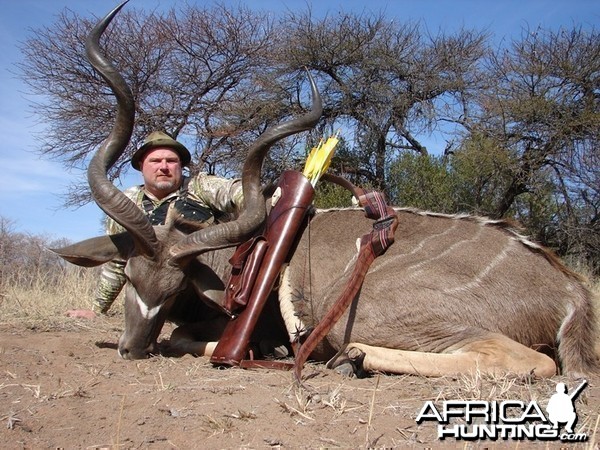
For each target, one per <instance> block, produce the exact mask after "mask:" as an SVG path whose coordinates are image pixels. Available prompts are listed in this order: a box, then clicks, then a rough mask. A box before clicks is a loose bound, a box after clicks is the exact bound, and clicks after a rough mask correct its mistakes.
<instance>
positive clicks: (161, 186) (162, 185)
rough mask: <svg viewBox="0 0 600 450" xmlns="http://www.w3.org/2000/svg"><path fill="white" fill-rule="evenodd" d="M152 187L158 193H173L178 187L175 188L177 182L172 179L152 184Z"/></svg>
mask: <svg viewBox="0 0 600 450" xmlns="http://www.w3.org/2000/svg"><path fill="white" fill-rule="evenodd" d="M154 187H155V188H156V189H158V190H159V191H169V192H173V191H174V190H175V189H177V188H178V187H179V186H177V182H176V181H175V180H174V179H171V180H162V181H156V182H155V183H154Z"/></svg>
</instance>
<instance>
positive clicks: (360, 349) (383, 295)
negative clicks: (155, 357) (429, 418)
mask: <svg viewBox="0 0 600 450" xmlns="http://www.w3.org/2000/svg"><path fill="white" fill-rule="evenodd" d="M117 11H118V8H117V9H115V10H114V11H113V12H111V13H110V14H109V15H108V16H107V17H106V18H105V19H104V20H102V21H101V22H100V23H99V24H98V25H97V26H96V28H95V29H94V30H93V32H92V33H91V34H90V36H89V38H88V41H87V53H88V57H89V59H90V61H91V63H92V65H93V66H94V67H95V68H96V69H97V70H98V71H99V72H100V73H102V74H103V76H104V77H105V79H106V80H107V82H108V83H109V84H110V86H111V87H112V89H113V91H114V93H115V95H116V97H117V99H118V115H117V120H116V125H115V127H114V128H113V130H112V132H111V134H110V136H109V137H108V139H107V140H106V141H105V143H104V144H103V145H102V146H101V148H100V149H99V150H98V152H97V154H96V155H95V156H94V158H93V160H92V161H91V164H90V167H89V171H88V173H89V176H88V178H89V183H90V187H91V189H92V193H93V195H94V198H95V200H96V202H97V203H98V205H99V206H100V207H101V208H102V209H103V210H104V211H105V212H106V213H107V214H108V215H109V216H111V217H113V218H114V219H115V220H116V221H118V222H119V223H121V224H122V225H123V226H124V227H125V228H126V229H127V230H128V231H127V232H126V233H123V234H121V235H117V236H111V237H106V236H103V237H97V238H93V239H90V240H87V241H83V242H80V243H78V244H74V245H72V246H70V247H67V248H63V249H59V250H57V252H58V253H59V254H60V255H61V256H62V257H64V258H65V259H67V260H69V261H71V262H73V263H75V264H79V265H86V266H91V265H96V264H101V263H103V262H105V261H107V260H109V259H111V258H113V257H115V256H117V255H120V256H121V257H124V258H127V261H128V262H127V267H126V274H127V276H128V284H127V288H126V289H127V290H126V299H125V302H126V310H125V322H126V323H125V332H124V334H123V336H122V338H121V339H120V342H119V351H120V354H121V355H122V356H123V357H124V358H131V359H133V358H142V357H146V356H147V355H148V354H150V353H152V352H154V351H155V350H156V348H155V347H156V339H157V336H158V333H159V331H160V329H161V327H162V325H163V323H164V321H165V320H166V319H173V320H177V319H178V318H179V319H181V318H188V319H189V318H193V319H194V320H197V319H198V320H199V319H200V316H201V315H202V314H207V315H206V316H204V317H205V319H206V323H209V322H211V321H212V320H213V319H215V318H216V317H217V316H218V314H217V313H215V312H213V313H210V314H209V313H207V311H208V309H207V310H203V309H202V307H201V305H203V302H199V301H197V300H196V301H194V300H190V299H189V297H184V296H183V295H181V293H182V291H183V290H184V289H186V288H187V287H188V286H189V287H192V288H193V291H194V294H195V295H196V296H197V297H199V298H202V299H209V300H208V301H211V300H212V301H215V302H217V303H218V302H219V301H220V299H221V297H222V292H223V289H224V286H225V283H226V282H227V276H228V263H227V259H228V258H229V256H230V255H231V250H230V249H228V248H227V247H231V246H233V245H235V244H238V243H240V242H242V241H244V240H245V239H246V238H248V237H249V236H251V235H253V234H254V233H255V232H256V231H257V230H258V229H259V228H260V227H261V225H262V223H263V222H264V220H265V215H266V213H265V202H264V198H263V196H262V194H261V187H260V183H259V179H260V170H261V165H262V160H263V158H264V156H265V154H266V152H267V151H268V149H269V147H270V146H271V145H272V144H273V143H274V142H275V141H277V140H278V139H281V138H283V137H284V136H287V135H289V134H292V133H297V132H300V131H302V130H306V129H309V128H311V127H312V126H314V124H315V123H316V121H317V120H318V119H319V117H320V115H321V104H320V98H319V94H318V92H317V90H316V87H315V85H314V83H312V79H311V83H312V84H311V86H312V95H313V106H312V109H311V111H310V112H309V113H307V114H306V115H304V116H302V117H299V118H296V119H293V120H291V121H289V122H286V123H283V124H281V125H278V126H276V127H274V128H272V129H269V130H268V131H266V132H265V133H264V134H263V135H262V136H260V138H259V139H258V140H257V141H256V142H255V143H254V144H253V146H252V148H251V149H250V152H249V156H248V159H247V161H246V163H245V166H244V170H243V174H242V177H243V189H244V195H245V209H244V211H243V212H242V213H241V215H240V217H239V219H237V220H236V221H234V222H230V223H225V224H219V225H216V226H214V227H211V228H206V229H202V230H199V231H196V232H194V233H192V234H190V235H188V236H186V235H184V234H183V233H182V232H180V231H178V227H177V222H176V220H175V221H171V222H170V223H169V224H168V225H165V226H163V227H156V228H153V227H152V226H150V224H149V222H148V221H147V219H146V217H145V216H144V215H143V214H142V213H141V212H140V211H139V210H137V208H135V207H134V205H133V204H131V203H130V202H129V201H128V200H127V199H126V198H124V196H123V195H122V194H121V193H120V192H119V191H118V190H117V189H116V188H115V187H114V186H113V185H112V183H110V182H109V181H108V179H107V177H106V172H107V170H108V169H109V168H110V166H111V165H112V164H113V163H114V162H115V161H116V160H117V158H118V157H119V156H120V154H121V152H122V151H123V150H124V148H125V146H126V145H127V143H128V140H129V138H130V135H131V131H132V126H133V115H134V112H133V101H132V99H131V94H130V92H129V89H128V88H127V86H126V84H125V83H124V81H123V80H122V79H121V77H120V76H119V74H118V73H117V72H116V71H115V70H114V69H113V68H112V66H111V65H110V63H109V62H108V61H107V60H106V59H105V58H104V57H103V56H102V55H101V53H100V51H99V46H98V40H99V37H100V35H101V34H102V32H103V31H104V29H105V28H106V26H107V25H108V23H109V22H110V20H111V19H112V17H113V16H114V15H115V14H116V12H117ZM397 213H398V217H399V226H398V229H397V231H396V238H395V243H394V244H393V245H392V246H391V247H390V248H389V249H388V250H387V252H386V253H385V254H383V255H382V256H380V257H379V258H377V259H376V260H375V262H374V263H373V265H372V266H371V268H370V270H369V273H368V274H367V276H366V278H365V280H364V284H363V286H362V288H361V290H360V293H359V295H357V297H356V298H355V299H354V301H353V303H352V304H351V306H350V308H349V309H348V311H346V313H345V314H344V316H343V317H342V319H341V320H339V322H338V323H337V324H336V325H335V326H334V327H333V329H332V330H331V332H330V333H329V334H328V336H327V337H326V338H325V339H324V340H323V342H321V344H320V345H319V347H318V348H317V349H316V351H315V352H314V353H313V355H312V357H314V358H315V359H321V360H327V359H329V358H332V357H333V356H334V355H340V354H343V355H345V356H344V357H343V358H337V361H340V360H345V361H351V362H352V363H355V364H360V365H361V368H362V369H364V370H367V371H368V370H382V371H386V372H393V373H409V374H421V375H426V376H440V375H445V374H451V373H457V372H469V371H474V370H479V371H481V372H488V373H489V372H511V373H517V374H535V375H538V376H552V375H554V374H555V373H556V370H557V366H556V364H555V361H556V362H558V363H559V367H560V368H561V369H562V371H563V373H570V374H573V375H580V374H585V373H589V372H594V371H597V370H598V360H597V355H596V354H595V352H594V338H595V334H594V333H595V324H596V322H595V317H594V312H593V308H592V298H591V297H592V295H591V293H590V291H588V290H587V289H586V287H585V286H584V284H583V282H582V281H581V280H580V278H579V277H578V276H577V275H576V274H574V273H573V272H571V271H569V270H568V269H567V268H566V267H565V266H564V265H563V264H562V263H561V262H560V261H559V260H558V259H557V258H556V257H554V256H553V255H552V254H551V253H550V252H549V251H547V250H546V249H544V248H542V247H540V246H538V245H536V244H534V243H532V242H530V241H528V240H527V239H525V238H524V237H522V236H521V235H519V234H518V233H516V232H515V231H513V229H512V228H511V227H510V226H509V225H508V224H507V223H506V222H503V221H491V220H487V219H484V218H479V217H471V216H451V215H442V214H434V213H428V212H423V211H417V210H412V209H397ZM371 225H372V224H371V223H370V221H369V220H368V219H366V218H365V217H364V213H363V212H362V211H361V210H357V209H342V210H327V211H317V212H316V213H315V215H314V217H312V220H311V222H310V224H309V226H308V227H307V228H306V230H305V231H304V232H303V234H302V235H301V236H300V237H299V239H298V243H297V246H296V248H295V252H294V253H293V256H292V257H291V260H290V261H289V264H288V265H287V266H286V268H285V270H284V271H282V276H281V281H280V287H279V291H278V294H279V303H280V306H281V313H282V316H283V319H284V321H285V323H286V327H287V329H288V332H289V336H290V339H292V338H296V337H298V336H299V335H302V334H303V333H305V332H307V330H309V329H311V327H313V326H314V324H315V323H318V322H319V320H320V319H321V318H322V317H323V316H324V314H325V313H326V312H327V310H328V309H329V307H330V306H331V304H332V302H334V301H335V299H336V298H337V296H338V294H339V292H340V291H341V290H342V289H343V288H344V285H345V283H346V281H347V278H348V276H349V274H350V273H351V271H352V267H353V262H354V259H355V258H356V254H357V247H356V240H357V238H358V237H360V236H361V235H362V234H364V233H366V232H367V231H369V229H370V228H371ZM191 310H194V311H196V312H198V314H200V315H192V313H191V312H190V311H191ZM196 329H199V330H200V333H201V331H202V327H196ZM174 334H175V333H174ZM202 338H205V339H213V337H212V336H202ZM177 345H179V348H180V349H182V350H185V351H189V352H190V353H196V354H210V351H211V350H210V348H207V346H206V344H205V343H202V342H194V341H191V340H189V339H187V337H185V338H182V339H180V340H179V341H178V344H177ZM334 359H335V358H334ZM335 364H336V363H332V365H335Z"/></svg>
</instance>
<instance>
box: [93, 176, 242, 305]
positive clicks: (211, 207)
mask: <svg viewBox="0 0 600 450" xmlns="http://www.w3.org/2000/svg"><path fill="white" fill-rule="evenodd" d="M123 193H124V194H125V195H126V196H127V197H128V198H130V199H131V200H132V201H133V202H134V203H135V204H136V205H137V206H138V207H139V208H140V209H142V210H143V211H144V212H145V213H146V214H147V215H148V216H149V217H151V216H152V215H153V214H155V212H157V211H159V210H161V209H163V210H164V209H166V208H164V207H163V208H161V207H162V206H167V205H168V204H170V203H171V202H176V201H178V200H185V199H188V200H191V201H193V202H195V203H196V204H198V205H199V206H200V207H203V208H206V209H207V210H208V211H210V212H211V213H212V215H209V216H203V217H202V220H203V221H204V222H209V223H212V222H213V221H214V215H217V216H220V215H223V214H225V215H229V216H231V215H235V214H236V213H237V212H238V211H239V209H240V208H241V206H242V203H243V193H242V183H241V180H239V179H226V178H221V177H217V176H214V175H207V174H206V173H203V172H202V173H199V174H198V175H197V176H195V177H193V178H187V177H184V180H183V184H182V187H181V188H180V189H178V190H176V191H175V192H173V193H171V194H170V195H168V196H167V197H165V198H163V199H160V200H159V199H157V198H156V197H154V196H153V195H152V194H150V193H148V192H146V191H145V189H144V186H143V185H138V186H133V187H130V188H128V189H126V190H125V191H123ZM123 231H125V229H124V228H123V227H122V226H121V225H119V224H118V223H116V222H115V221H114V220H113V219H111V218H107V220H106V232H107V233H108V234H117V233H121V232H123ZM124 269H125V262H124V261H120V260H113V261H110V262H108V263H106V264H104V266H103V267H102V272H101V274H100V280H99V282H98V285H97V287H96V294H95V296H94V303H93V307H92V309H93V310H94V311H95V312H96V313H101V314H106V313H107V312H108V310H109V309H110V307H111V306H112V304H113V303H114V301H115V299H116V298H117V296H118V295H119V292H121V289H122V288H123V286H124V285H125V281H126V279H125V272H124Z"/></svg>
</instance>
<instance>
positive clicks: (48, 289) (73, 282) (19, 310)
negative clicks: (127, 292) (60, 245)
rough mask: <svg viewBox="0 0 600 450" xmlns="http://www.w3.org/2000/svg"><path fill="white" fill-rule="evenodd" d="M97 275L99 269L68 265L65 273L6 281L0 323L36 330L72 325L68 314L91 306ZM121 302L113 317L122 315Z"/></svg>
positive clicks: (0, 289) (1, 295)
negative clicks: (68, 311) (70, 311)
mask: <svg viewBox="0 0 600 450" xmlns="http://www.w3.org/2000/svg"><path fill="white" fill-rule="evenodd" d="M25 275H26V276H25ZM98 276H99V270H98V269H83V268H79V267H74V266H71V265H68V266H66V267H65V268H63V269H62V270H55V269H53V270H51V271H49V270H37V271H36V273H28V274H24V275H23V276H22V277H21V279H19V277H17V276H13V277H12V278H11V279H9V280H4V283H2V285H0V317H1V319H0V324H14V323H19V324H20V325H25V326H28V327H35V328H36V329H56V328H59V329H62V328H64V327H69V326H72V325H73V321H72V320H66V316H65V312H66V311H67V310H69V309H90V308H91V307H92V299H93V294H94V289H95V286H96V282H97V280H98ZM120 300H121V299H117V301H115V304H114V305H113V308H112V309H111V314H122V312H123V303H122V301H120ZM78 325H79V326H81V325H82V324H81V323H79V324H78Z"/></svg>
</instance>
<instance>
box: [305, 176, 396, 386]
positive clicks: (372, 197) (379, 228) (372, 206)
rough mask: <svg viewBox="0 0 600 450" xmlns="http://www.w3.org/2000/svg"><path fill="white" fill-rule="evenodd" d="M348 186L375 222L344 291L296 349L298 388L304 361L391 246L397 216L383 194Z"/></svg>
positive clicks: (331, 179)
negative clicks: (375, 261) (376, 259)
mask: <svg viewBox="0 0 600 450" xmlns="http://www.w3.org/2000/svg"><path fill="white" fill-rule="evenodd" d="M335 178H338V180H336V179H335ZM327 179H328V180H329V181H332V182H334V183H337V184H341V183H340V182H339V181H340V180H343V179H342V178H340V177H335V176H331V175H329V176H328V177H327ZM348 184H349V183H348V182H347V181H345V180H344V183H343V184H342V185H343V186H344V187H346V188H348V189H349V190H351V191H352V192H353V193H354V195H355V196H356V197H357V199H358V202H359V204H360V205H361V206H362V207H363V208H364V209H365V215H366V216H367V217H368V218H370V219H374V220H375V223H374V224H373V230H371V232H370V233H368V234H366V235H364V236H363V237H362V238H361V244H360V249H359V252H358V256H357V260H356V265H355V266H354V270H353V271H352V274H351V275H350V279H349V281H348V284H347V285H346V287H345V288H344V291H343V292H342V294H341V295H340V296H339V297H338V299H337V300H336V302H335V303H334V304H333V306H332V307H331V309H330V310H329V311H328V312H327V314H326V315H325V317H323V319H322V320H321V321H320V322H319V323H318V324H317V326H316V327H315V328H314V329H313V331H312V332H311V333H310V334H309V335H308V337H307V338H306V340H305V341H304V343H302V345H300V347H299V349H298V353H297V354H296V359H295V362H294V378H295V380H296V382H297V383H298V384H300V385H301V384H302V382H301V372H302V368H303V367H304V363H305V362H306V360H307V358H308V357H309V356H310V354H311V353H312V351H313V350H314V349H315V347H316V346H317V344H318V343H319V342H321V340H322V339H323V338H324V337H325V336H327V334H328V333H329V331H331V328H332V327H333V325H335V323H336V322H337V321H338V320H339V319H340V317H341V316H342V314H344V311H346V309H347V308H348V306H350V303H352V301H353V300H354V298H355V297H356V295H357V293H358V291H359V290H360V287H361V286H362V284H363V280H364V278H365V276H366V274H367V272H368V270H369V267H370V266H371V263H372V262H373V261H374V260H375V258H377V257H378V256H379V255H382V254H383V253H384V252H385V251H386V250H387V248H388V247H389V246H390V245H392V244H393V243H394V233H395V231H396V228H397V227H398V215H397V214H396V212H395V211H394V209H393V208H391V207H390V206H388V205H387V202H386V200H385V196H384V194H383V193H381V192H377V191H367V190H363V189H361V188H357V187H355V186H352V185H350V187H349V186H348Z"/></svg>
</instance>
